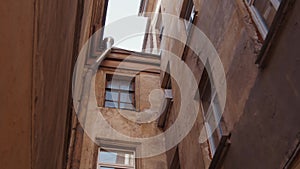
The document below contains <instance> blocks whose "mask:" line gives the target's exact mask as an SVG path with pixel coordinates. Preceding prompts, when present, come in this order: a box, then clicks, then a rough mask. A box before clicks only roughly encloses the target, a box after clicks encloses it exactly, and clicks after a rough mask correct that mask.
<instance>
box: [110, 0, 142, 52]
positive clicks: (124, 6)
mask: <svg viewBox="0 0 300 169" xmlns="http://www.w3.org/2000/svg"><path fill="white" fill-rule="evenodd" d="M140 1H141V0H109V2H108V7H107V15H106V23H105V25H106V27H105V30H104V37H108V36H111V37H113V38H114V40H115V45H114V46H116V47H119V48H123V49H128V50H132V51H141V50H142V45H143V40H144V32H145V30H146V23H147V18H145V17H138V16H137V15H138V12H139V7H140ZM133 15H135V16H133ZM128 16H132V17H128ZM126 17H128V18H126ZM125 18H126V19H125ZM136 33H138V34H140V35H138V36H135V37H130V38H128V39H126V40H124V41H122V43H120V40H122V39H124V38H125V37H127V36H134V34H136ZM141 33H143V34H141Z"/></svg>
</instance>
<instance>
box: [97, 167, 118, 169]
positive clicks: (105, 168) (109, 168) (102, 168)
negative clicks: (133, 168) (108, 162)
mask: <svg viewBox="0 0 300 169" xmlns="http://www.w3.org/2000/svg"><path fill="white" fill-rule="evenodd" d="M100 169H116V168H111V167H100Z"/></svg>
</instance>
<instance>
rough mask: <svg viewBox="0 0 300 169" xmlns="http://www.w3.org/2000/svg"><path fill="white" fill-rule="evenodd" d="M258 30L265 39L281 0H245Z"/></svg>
mask: <svg viewBox="0 0 300 169" xmlns="http://www.w3.org/2000/svg"><path fill="white" fill-rule="evenodd" d="M246 2H247V3H248V5H249V8H250V11H251V14H252V17H253V20H254V22H255V23H256V25H257V27H258V30H259V31H260V33H261V34H262V36H263V38H264V39H265V38H266V36H267V33H268V30H269V29H270V27H271V25H272V22H273V20H274V17H275V14H276V12H277V10H278V8H279V5H280V3H281V0H246Z"/></svg>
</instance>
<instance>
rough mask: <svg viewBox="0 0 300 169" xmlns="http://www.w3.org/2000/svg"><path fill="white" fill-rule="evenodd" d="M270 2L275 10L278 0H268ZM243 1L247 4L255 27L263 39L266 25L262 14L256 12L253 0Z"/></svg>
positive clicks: (278, 3)
mask: <svg viewBox="0 0 300 169" xmlns="http://www.w3.org/2000/svg"><path fill="white" fill-rule="evenodd" d="M269 1H270V2H271V4H272V5H273V7H274V8H275V10H276V11H277V10H278V8H279V6H280V3H281V2H280V0H269ZM245 2H246V3H247V5H248V8H249V10H250V12H251V16H252V18H253V20H254V22H255V24H256V25H257V28H258V30H259V32H260V33H261V35H262V37H263V39H265V38H266V37H267V34H268V31H269V29H268V27H267V25H266V24H265V22H264V19H263V17H262V16H261V15H262V14H260V13H259V12H258V10H257V9H256V7H255V6H254V5H253V4H254V0H245Z"/></svg>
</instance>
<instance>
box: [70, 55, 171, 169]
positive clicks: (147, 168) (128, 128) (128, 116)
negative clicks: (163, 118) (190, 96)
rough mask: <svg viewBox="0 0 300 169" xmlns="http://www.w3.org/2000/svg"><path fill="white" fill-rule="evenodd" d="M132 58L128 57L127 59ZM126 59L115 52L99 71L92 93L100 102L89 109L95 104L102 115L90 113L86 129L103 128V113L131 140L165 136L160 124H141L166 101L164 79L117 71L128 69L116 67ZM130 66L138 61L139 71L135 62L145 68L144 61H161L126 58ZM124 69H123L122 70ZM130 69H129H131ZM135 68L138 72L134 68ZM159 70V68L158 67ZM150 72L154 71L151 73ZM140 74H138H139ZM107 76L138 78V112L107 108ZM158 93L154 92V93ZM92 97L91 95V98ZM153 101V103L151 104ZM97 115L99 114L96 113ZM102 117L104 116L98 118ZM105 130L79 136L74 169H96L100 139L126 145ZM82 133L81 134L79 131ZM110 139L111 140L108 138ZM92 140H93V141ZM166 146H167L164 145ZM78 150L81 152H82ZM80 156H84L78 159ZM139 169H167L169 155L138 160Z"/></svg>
mask: <svg viewBox="0 0 300 169" xmlns="http://www.w3.org/2000/svg"><path fill="white" fill-rule="evenodd" d="M127 55H128V54H126V56H127ZM123 57H124V53H123V54H120V53H118V51H117V52H116V51H115V50H113V51H112V53H111V54H109V56H108V58H107V59H106V60H105V61H103V62H102V64H101V68H100V69H99V70H98V71H97V73H96V75H95V77H94V78H95V84H92V86H91V89H90V90H91V93H93V92H95V97H96V102H97V103H92V102H93V100H89V103H88V104H89V105H91V104H95V105H97V107H98V108H97V109H99V111H96V110H94V109H93V108H88V110H89V113H87V116H86V117H85V122H86V124H88V125H87V126H85V128H88V127H89V125H91V126H93V125H95V127H96V128H97V127H99V126H98V125H102V126H104V125H103V124H99V123H97V120H95V119H96V118H97V117H95V116H94V115H93V114H95V115H97V113H100V112H101V113H102V116H103V117H104V118H105V120H106V121H107V122H108V124H109V126H110V127H112V128H113V129H115V130H116V131H117V132H119V133H122V134H124V135H127V136H131V137H137V138H143V137H151V136H155V135H157V134H160V133H161V130H160V129H158V128H157V122H156V121H155V120H154V121H151V122H149V123H140V122H141V121H144V119H143V117H145V116H141V115H140V113H141V112H144V111H147V110H149V109H151V108H154V109H156V108H157V105H156V104H160V103H161V101H160V99H161V97H162V91H160V78H159V74H158V73H157V72H152V73H149V72H147V71H146V72H145V71H144V72H139V71H136V70H127V69H122V68H121V69H120V68H119V69H115V68H114V67H115V66H117V67H118V66H120V65H119V64H120V63H121V64H124V66H126V65H127V63H126V61H124V62H119V61H118V63H115V62H116V60H118V59H121V60H122V58H123ZM126 60H127V61H128V62H130V61H134V62H133V63H131V64H132V65H136V66H137V67H136V68H138V67H139V66H138V64H137V63H135V62H138V63H140V64H142V63H143V62H139V60H140V61H146V62H147V61H150V62H151V60H152V61H153V62H157V61H159V60H158V59H157V58H156V59H154V60H153V59H151V57H150V59H149V56H148V57H145V58H143V56H137V55H136V54H133V55H130V56H129V57H127V58H126ZM120 67H122V66H120ZM143 67H144V68H146V67H147V65H146V64H145V65H144V66H143ZM127 68H128V67H127ZM131 68H134V66H133V67H131ZM157 68H159V67H157ZM148 71H150V70H148ZM137 73H138V74H137ZM106 74H114V75H115V74H117V75H123V76H135V101H136V108H137V110H138V111H129V110H119V109H112V108H105V107H103V104H104V98H105V97H104V94H105V85H106ZM153 91H154V92H153ZM159 91H160V92H161V95H160V94H159ZM149 95H151V98H149ZM90 96H91V95H90ZM150 100H151V101H150ZM92 111H93V112H92ZM94 111H96V112H94ZM97 116H100V115H97ZM100 128H101V126H100V127H99V129H96V130H95V133H93V132H92V133H87V134H83V133H81V135H80V134H79V135H78V136H77V139H81V138H82V140H81V143H80V144H82V145H81V146H79V147H76V148H75V149H77V150H75V154H74V155H75V156H77V157H76V158H75V159H73V165H72V168H76V167H78V168H82V169H86V168H94V167H95V165H96V161H97V159H96V158H95V157H97V155H98V154H97V150H98V147H99V145H96V144H95V143H94V142H93V140H95V139H96V140H99V139H108V140H111V144H114V142H118V141H122V140H118V139H116V138H115V137H114V136H112V137H110V133H109V132H108V130H107V131H101V129H100ZM79 132H80V131H79ZM98 132H99V133H103V132H104V133H105V132H106V133H105V134H104V135H105V138H103V137H104V136H103V134H99V133H98ZM106 136H107V137H106ZM91 137H92V138H91ZM160 144H163V143H160ZM78 149H79V150H80V151H78ZM78 154H80V155H78ZM137 161H138V164H139V165H138V166H139V168H141V169H152V168H162V169H163V168H166V156H165V154H161V155H158V156H155V157H151V158H142V159H138V160H137Z"/></svg>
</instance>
